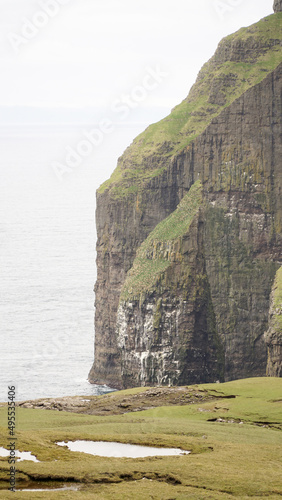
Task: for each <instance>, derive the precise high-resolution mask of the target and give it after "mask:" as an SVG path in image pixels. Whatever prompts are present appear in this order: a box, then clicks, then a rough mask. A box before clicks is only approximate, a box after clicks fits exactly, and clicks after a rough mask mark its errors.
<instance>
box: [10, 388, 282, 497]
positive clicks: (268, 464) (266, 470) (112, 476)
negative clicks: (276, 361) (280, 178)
mask: <svg viewBox="0 0 282 500" xmlns="http://www.w3.org/2000/svg"><path fill="white" fill-rule="evenodd" d="M205 389H207V390H208V391H209V393H210V394H212V395H213V396H215V399H213V400H211V401H208V402H199V401H198V402H195V403H194V404H188V405H187V404H183V405H182V406H159V404H162V405H165V403H164V402H163V401H162V402H161V403H159V402H158V400H157V399H156V400H155V401H154V402H155V406H156V407H155V408H152V409H150V410H146V411H135V412H134V411H133V412H130V413H125V414H123V415H109V416H105V417H104V416H103V417H99V416H93V415H85V414H75V413H65V412H59V411H57V412H56V411H44V410H32V409H18V414H17V438H18V445H17V446H18V448H19V449H20V450H21V451H24V450H26V451H31V452H33V453H34V454H35V455H36V456H37V457H38V459H39V460H40V463H32V462H28V461H24V462H19V463H18V464H17V478H18V487H20V486H23V485H24V484H25V485H29V486H31V484H33V485H35V484H37V485H38V484H39V485H41V487H44V486H47V487H48V485H49V486H51V485H53V486H54V485H55V484H57V485H61V484H64V483H66V484H77V485H78V486H79V487H80V488H81V489H80V490H79V491H65V492H64V491H62V492H52V491H47V492H31V491H29V492H16V493H9V492H8V491H7V482H6V480H7V478H8V467H9V466H8V463H7V459H4V458H3V459H1V458H0V486H1V488H2V489H0V499H2V498H3V499H5V500H6V499H9V498H13V499H19V498H21V499H22V498H27V499H28V500H30V499H31V500H32V499H45V498H46V499H47V498H48V499H53V498H54V499H59V500H60V499H69V498H71V499H78V500H80V499H86V500H87V499H88V498H89V499H90V498H91V499H106V500H107V499H109V500H112V499H113V498H114V499H115V500H126V499H132V498H134V499H136V500H139V499H140V500H144V499H145V500H146V499H156V500H159V499H162V500H171V499H176V500H181V499H186V498H189V499H195V500H201V499H213V500H225V499H234V498H236V499H249V498H252V499H262V498H268V499H278V498H281V495H282V433H281V430H282V411H281V409H282V408H281V405H282V399H281V394H282V380H281V379H279V378H257V379H246V380H237V381H233V382H228V383H224V384H205V385H203V386H201V385H198V386H196V390H197V392H198V393H199V394H201V392H202V391H203V390H205ZM140 391H146V388H143V389H140V388H138V389H131V390H129V391H121V392H120V393H113V395H112V397H113V398H114V399H115V400H116V399H117V398H120V404H122V401H123V399H124V397H125V396H129V395H130V396H131V397H132V402H133V401H134V396H135V393H136V394H140ZM228 396H233V397H232V398H229V397H228ZM234 396H235V397H234ZM101 398H103V396H101ZM106 398H107V401H108V399H109V395H107V396H106ZM6 427H7V408H6V407H3V408H0V430H1V434H0V435H1V437H0V446H5V445H6V434H7V428H6ZM74 439H87V440H97V441H99V440H106V441H118V442H123V443H133V444H144V445H153V446H165V447H171V446H172V447H180V448H182V449H184V450H191V452H192V453H191V454H190V455H186V456H179V457H149V458H138V459H129V458H123V459H120V458H119V459H117V458H103V457H98V456H97V457H94V456H91V455H88V454H84V453H78V452H75V453H74V452H70V451H68V449H66V448H62V447H58V446H57V445H56V444H55V443H56V441H60V440H74ZM20 479H21V481H20ZM39 487H40V486H39Z"/></svg>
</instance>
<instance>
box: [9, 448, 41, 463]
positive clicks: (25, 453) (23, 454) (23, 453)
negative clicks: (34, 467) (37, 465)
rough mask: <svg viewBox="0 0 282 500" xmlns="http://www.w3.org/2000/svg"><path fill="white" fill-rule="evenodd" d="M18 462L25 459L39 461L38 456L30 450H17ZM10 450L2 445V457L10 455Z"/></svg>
mask: <svg viewBox="0 0 282 500" xmlns="http://www.w3.org/2000/svg"><path fill="white" fill-rule="evenodd" d="M15 453H16V459H17V462H22V461H23V460H31V461H32V462H39V460H37V458H36V457H35V456H34V455H32V454H31V452H30V451H18V450H16V451H15ZM9 456H10V450H6V449H5V448H1V447H0V457H9Z"/></svg>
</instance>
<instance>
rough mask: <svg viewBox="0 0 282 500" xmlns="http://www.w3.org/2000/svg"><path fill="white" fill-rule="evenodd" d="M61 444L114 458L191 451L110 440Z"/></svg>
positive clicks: (180, 453)
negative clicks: (112, 441)
mask: <svg viewBox="0 0 282 500" xmlns="http://www.w3.org/2000/svg"><path fill="white" fill-rule="evenodd" d="M57 444H58V445H59V446H67V447H68V449H69V450H70V451H80V452H82V453H88V454H89V455H96V456H100V457H114V458H142V457H157V456H172V455H188V454H189V453H190V451H184V450H181V449H180V448H153V447H151V446H139V445H135V444H124V443H110V442H108V441H68V442H65V441H60V442H59V443H57Z"/></svg>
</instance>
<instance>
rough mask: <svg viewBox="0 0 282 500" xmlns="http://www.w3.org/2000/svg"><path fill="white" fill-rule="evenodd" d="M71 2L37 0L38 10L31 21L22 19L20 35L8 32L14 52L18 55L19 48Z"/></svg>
mask: <svg viewBox="0 0 282 500" xmlns="http://www.w3.org/2000/svg"><path fill="white" fill-rule="evenodd" d="M70 2H71V0H39V2H38V5H39V6H40V10H38V11H36V12H35V13H34V14H33V16H32V18H31V19H28V18H27V17H24V18H23V24H22V27H21V30H20V33H14V32H10V33H9V34H8V39H9V42H10V44H11V46H12V47H13V49H14V51H15V52H16V53H17V54H18V53H19V52H20V48H21V47H22V46H24V45H26V44H27V43H28V42H29V41H30V40H32V39H34V38H35V37H36V36H37V35H38V33H39V32H40V31H41V30H42V29H43V28H45V26H47V24H48V23H49V21H50V19H52V18H54V17H55V16H56V15H57V14H58V13H59V12H60V10H61V8H62V7H63V6H64V5H67V4H68V3H70Z"/></svg>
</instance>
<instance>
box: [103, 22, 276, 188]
mask: <svg viewBox="0 0 282 500" xmlns="http://www.w3.org/2000/svg"><path fill="white" fill-rule="evenodd" d="M281 22H282V13H278V14H272V15H271V16H268V17H266V18H264V19H262V20H261V21H259V22H258V23H256V24H254V25H252V26H250V27H248V28H242V29H240V30H239V31H238V32H236V33H235V34H232V35H230V36H228V37H226V38H224V39H223V40H222V41H221V42H220V44H219V46H218V48H217V51H216V53H215V55H214V56H213V57H212V58H211V59H210V60H209V61H208V62H207V63H206V64H205V65H204V66H203V68H202V70H201V71H200V73H199V76H198V79H197V81H196V83H195V85H194V86H193V87H192V89H191V91H190V93H189V95H188V97H187V98H186V99H184V101H183V102H182V103H181V104H179V105H178V106H176V107H175V108H174V109H173V110H172V112H171V114H170V115H169V116H167V117H166V118H164V119H163V120H161V121H160V122H158V123H155V124H153V125H151V126H149V127H148V128H147V129H146V130H145V131H144V132H143V133H141V134H140V135H139V136H138V137H137V138H136V139H135V140H134V141H133V143H132V144H131V146H129V147H128V148H127V150H126V151H125V152H124V154H123V156H122V157H121V158H120V159H119V161H118V165H117V168H116V170H115V171H114V172H113V174H112V176H111V177H110V179H109V180H107V181H106V182H105V183H104V184H102V186H101V187H100V188H99V192H100V193H102V192H104V191H105V190H107V189H110V190H111V196H113V197H122V196H126V195H127V194H129V193H131V192H134V191H137V190H138V188H139V187H140V186H142V183H144V182H145V181H146V180H148V179H150V178H152V177H154V176H157V175H159V173H160V172H161V171H162V170H164V169H165V168H166V166H167V165H168V162H169V161H170V159H171V158H172V157H173V156H174V155H175V154H176V153H178V152H180V151H181V150H183V149H184V148H185V147H187V146H188V145H189V144H190V143H191V141H193V140H194V139H195V138H196V137H197V136H199V135H200V134H201V133H202V132H203V131H204V130H205V129H206V127H207V126H208V125H209V124H210V123H211V121H212V119H213V118H214V117H216V116H218V115H219V114H220V113H221V111H222V110H223V109H224V108H226V107H227V106H229V105H230V104H231V103H232V102H234V101H235V100H236V99H237V98H238V97H240V96H241V95H242V94H243V93H244V92H246V91H247V90H248V89H250V88H251V87H253V86H254V85H256V84H258V83H260V82H261V81H262V80H263V79H264V78H265V77H266V76H267V75H268V74H269V73H270V72H271V71H273V70H274V69H275V68H276V67H277V66H278V65H279V64H280V62H281V60H282V46H281V43H280V40H281Z"/></svg>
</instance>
